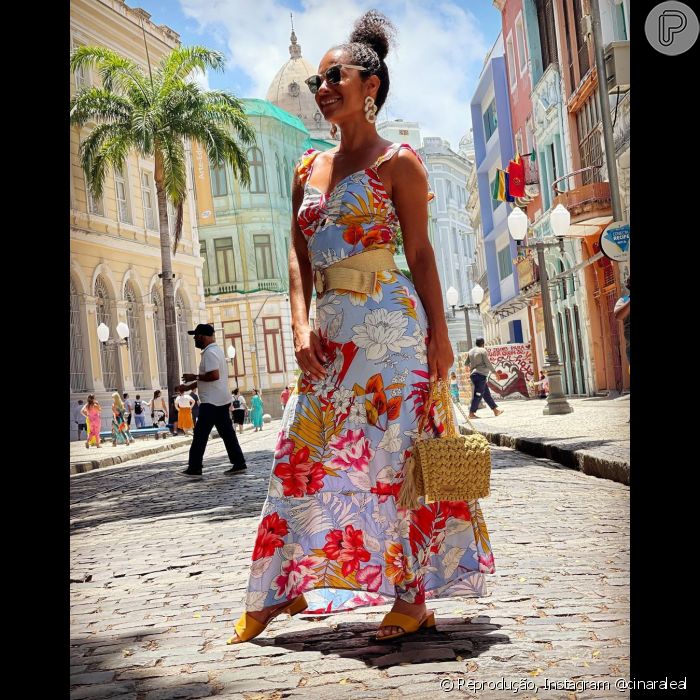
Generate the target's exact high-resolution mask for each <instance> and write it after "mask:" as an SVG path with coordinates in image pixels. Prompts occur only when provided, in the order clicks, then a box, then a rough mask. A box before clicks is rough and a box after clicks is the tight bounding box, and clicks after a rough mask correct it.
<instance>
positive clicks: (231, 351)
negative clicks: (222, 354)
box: [226, 345, 238, 389]
mask: <svg viewBox="0 0 700 700" xmlns="http://www.w3.org/2000/svg"><path fill="white" fill-rule="evenodd" d="M226 354H227V355H228V359H229V360H231V369H232V370H233V379H234V381H235V382H236V389H238V374H237V373H236V365H235V363H234V360H235V358H236V348H234V347H233V345H229V346H228V348H227V349H226Z"/></svg>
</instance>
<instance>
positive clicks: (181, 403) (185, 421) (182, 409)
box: [175, 384, 194, 435]
mask: <svg viewBox="0 0 700 700" xmlns="http://www.w3.org/2000/svg"><path fill="white" fill-rule="evenodd" d="M177 392H178V393H177V396H176V397H175V408H177V427H178V428H179V429H180V430H182V431H183V432H184V433H185V435H189V433H188V432H187V431H188V430H194V420H193V419H192V409H193V407H194V399H193V398H192V397H191V396H190V395H189V394H186V393H185V387H184V386H183V385H182V384H181V385H180V386H179V387H178V388H177Z"/></svg>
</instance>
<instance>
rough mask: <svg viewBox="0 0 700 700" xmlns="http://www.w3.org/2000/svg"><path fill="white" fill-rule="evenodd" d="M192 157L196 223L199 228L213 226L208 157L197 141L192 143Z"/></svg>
mask: <svg viewBox="0 0 700 700" xmlns="http://www.w3.org/2000/svg"><path fill="white" fill-rule="evenodd" d="M192 157H193V160H194V188H195V191H196V193H197V223H198V225H199V226H213V225H214V224H215V223H216V218H215V217H214V200H213V199H212V196H211V180H210V179H209V157H208V156H207V152H206V150H205V149H204V148H203V147H202V146H201V144H200V143H199V142H198V141H193V142H192Z"/></svg>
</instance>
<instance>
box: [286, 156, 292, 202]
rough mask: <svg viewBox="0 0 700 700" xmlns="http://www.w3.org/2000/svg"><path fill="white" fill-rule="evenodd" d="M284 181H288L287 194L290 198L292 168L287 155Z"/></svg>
mask: <svg viewBox="0 0 700 700" xmlns="http://www.w3.org/2000/svg"><path fill="white" fill-rule="evenodd" d="M284 181H285V182H286V183H287V187H286V189H285V196H286V197H287V198H289V197H291V192H292V169H291V168H290V167H289V161H287V157H286V156H285V158H284Z"/></svg>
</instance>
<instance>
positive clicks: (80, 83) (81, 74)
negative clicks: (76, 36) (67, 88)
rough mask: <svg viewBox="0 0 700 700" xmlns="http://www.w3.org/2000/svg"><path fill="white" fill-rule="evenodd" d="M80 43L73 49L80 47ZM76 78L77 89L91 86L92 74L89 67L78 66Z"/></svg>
mask: <svg viewBox="0 0 700 700" xmlns="http://www.w3.org/2000/svg"><path fill="white" fill-rule="evenodd" d="M79 47H80V46H79V44H75V45H74V46H73V50H75V49H77V48H79ZM73 76H74V78H75V89H76V90H82V89H83V88H86V87H90V74H89V72H88V69H87V68H78V70H76V71H75V73H74V74H73Z"/></svg>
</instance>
